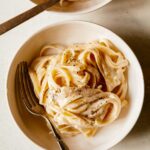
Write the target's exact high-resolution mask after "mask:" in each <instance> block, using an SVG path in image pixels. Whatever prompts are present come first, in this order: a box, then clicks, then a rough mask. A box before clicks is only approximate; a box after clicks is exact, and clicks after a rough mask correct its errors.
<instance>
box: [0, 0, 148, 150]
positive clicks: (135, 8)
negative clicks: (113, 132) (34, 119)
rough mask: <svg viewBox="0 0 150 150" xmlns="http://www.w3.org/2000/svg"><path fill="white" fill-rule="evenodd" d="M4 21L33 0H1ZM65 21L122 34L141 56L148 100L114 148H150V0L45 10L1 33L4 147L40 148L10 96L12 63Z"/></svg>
mask: <svg viewBox="0 0 150 150" xmlns="http://www.w3.org/2000/svg"><path fill="white" fill-rule="evenodd" d="M0 2H1V3H0V23H2V22H3V21H5V20H7V19H9V18H11V17H13V16H15V15H17V14H18V13H20V12H22V11H24V10H27V9H28V8H30V7H32V6H33V5H34V4H32V3H31V2H30V1H29V0H0ZM64 20H85V21H89V22H94V23H97V24H100V25H102V26H105V27H107V28H108V29H110V30H112V31H113V32H115V33H117V34H118V35H119V36H121V37H122V38H123V39H124V40H125V41H126V42H127V43H128V44H129V46H130V47H131V48H132V49H133V51H134V53H135V54H136V56H137V57H138V59H139V61H140V63H141V65H142V68H143V72H144V78H145V102H144V107H143V110H142V113H141V115H140V118H139V120H138V122H137V123H136V125H135V127H134V128H133V130H132V131H131V132H130V134H129V135H128V136H127V137H126V138H125V139H124V140H123V141H121V142H120V143H119V144H118V145H116V146H115V147H113V148H112V149H111V150H150V58H149V57H150V0H113V1H112V2H111V3H109V4H108V5H106V6H105V7H103V8H101V9H99V10H97V11H95V12H92V13H89V14H84V15H77V16H64V15H61V16H60V15H58V14H52V13H50V12H44V13H42V14H40V15H38V16H36V17H34V18H33V19H32V20H30V21H27V22H26V23H24V24H22V25H21V26H19V27H17V28H15V29H13V30H12V31H10V32H8V33H6V34H5V35H3V36H0V150H20V149H21V150H30V149H32V150H40V148H39V147H37V146H36V145H35V144H33V143H32V142H31V141H30V140H29V139H28V138H26V136H25V135H24V134H23V133H22V131H21V130H20V129H19V128H18V127H17V125H16V123H15V121H14V119H13V118H12V115H11V113H10V110H9V107H8V103H7V97H6V80H7V72H8V69H9V65H10V62H11V60H12V58H13V57H14V55H15V53H16V52H17V50H18V49H19V47H20V46H21V45H22V44H23V43H24V42H25V41H26V39H28V37H30V36H31V35H32V34H33V33H35V32H36V31H38V30H39V29H41V28H42V27H45V26H47V25H49V24H52V23H55V22H60V21H64Z"/></svg>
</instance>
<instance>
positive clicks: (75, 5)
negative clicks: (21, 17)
mask: <svg viewBox="0 0 150 150" xmlns="http://www.w3.org/2000/svg"><path fill="white" fill-rule="evenodd" d="M31 1H32V2H34V3H36V4H39V3H42V2H44V1H46V0H31ZM70 1H71V0H70ZM110 1H112V0H76V1H75V2H69V3H66V2H65V0H64V4H63V6H60V4H59V3H57V4H56V5H54V6H53V7H51V8H49V9H48V10H50V11H51V12H54V13H61V14H68V15H71V14H83V13H88V12H91V11H94V10H96V9H98V8H101V7H103V6H104V5H106V4H108V3H109V2H110Z"/></svg>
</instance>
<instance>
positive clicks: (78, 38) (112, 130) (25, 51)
mask: <svg viewBox="0 0 150 150" xmlns="http://www.w3.org/2000/svg"><path fill="white" fill-rule="evenodd" d="M99 38H107V39H109V40H110V41H112V42H113V43H114V44H115V45H116V46H117V47H118V48H119V49H120V50H121V51H122V52H123V54H124V55H125V57H126V58H127V59H128V60H129V63H130V65H129V69H128V84H129V85H128V100H129V105H128V106H127V108H125V109H123V111H122V112H121V114H120V117H119V118H118V119H117V120H116V121H114V122H113V123H112V124H110V125H108V126H106V127H103V128H102V129H100V131H99V132H98V134H96V136H94V137H93V138H89V139H86V138H85V137H84V136H83V135H78V136H75V137H71V138H65V141H66V143H67V144H68V146H69V147H70V149H71V150H100V149H101V150H105V149H108V148H110V147H112V146H114V145H115V144H117V143H118V142H120V141H121V140H122V139H123V138H124V137H125V136H126V135H127V134H128V133H129V132H130V131H131V129H132V128H133V126H134V125H135V123H136V121H137V119H138V117H139V114H140V112H141V108H142V105H143V97H144V81H143V74H142V70H141V67H140V64H139V62H138V60H137V58H136V57H135V55H134V53H133V52H132V50H131V49H130V48H129V46H128V45H127V44H126V43H125V42H124V41H123V40H122V39H121V38H120V37H118V36H117V35H116V34H114V33H113V32H111V31H110V30H108V29H106V28H104V27H102V26H99V25H96V24H92V23H88V22H82V21H68V22H63V23H59V24H55V25H50V26H48V27H46V28H44V29H42V30H41V31H39V32H38V33H36V34H34V35H33V36H32V37H31V38H30V39H28V40H27V42H25V44H24V45H23V46H22V47H21V48H20V50H19V51H18V52H17V54H16V56H15V58H14V59H13V62H12V64H11V66H10V70H9V73H8V81H7V93H8V102H9V106H10V110H11V112H12V115H13V117H14V119H15V121H16V122H17V124H18V126H19V128H21V130H22V131H23V133H24V134H25V135H26V136H27V137H28V138H29V139H31V140H32V141H34V143H36V144H38V145H39V146H41V147H43V148H46V149H52V150H57V148H58V147H57V144H56V142H55V139H54V138H53V136H52V135H50V134H49V130H48V128H47V126H46V124H45V122H44V120H43V119H41V118H39V117H35V116H33V115H31V114H29V113H28V112H27V111H26V109H25V108H24V106H23V104H22V103H20V102H21V101H20V102H17V101H16V99H15V94H14V93H15V92H14V77H15V70H16V66H17V64H18V63H19V62H20V61H27V62H30V61H31V60H32V59H34V58H35V57H36V56H37V55H38V54H39V51H40V49H41V47H42V46H44V45H45V44H48V43H62V44H72V43H83V42H89V41H92V40H96V39H99Z"/></svg>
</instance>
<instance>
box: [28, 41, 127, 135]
mask: <svg viewBox="0 0 150 150" xmlns="http://www.w3.org/2000/svg"><path fill="white" fill-rule="evenodd" d="M127 67H128V60H127V59H126V58H125V57H124V55H123V54H122V53H121V52H120V51H119V50H118V49H117V48H116V47H115V46H114V45H113V44H112V43H111V42H110V41H108V40H98V41H93V42H91V43H86V44H74V45H71V46H68V47H65V46H62V45H57V44H51V45H46V46H45V47H43V48H42V50H41V52H40V56H39V57H38V58H36V59H35V60H34V61H33V62H32V64H31V66H30V67H29V74H30V77H31V80H32V83H33V86H34V91H35V94H36V96H37V97H38V99H39V103H40V104H41V105H43V106H44V107H45V109H46V112H47V114H48V115H49V118H50V119H51V120H52V121H53V123H54V124H55V126H56V128H57V129H58V130H59V131H60V132H61V133H62V134H65V135H76V134H79V133H83V134H84V135H85V136H94V135H95V133H96V132H97V130H98V129H99V128H100V127H103V126H106V125H108V124H110V123H112V122H113V121H114V120H116V119H117V118H118V116H119V114H120V112H121V109H122V107H123V106H124V104H125V103H126V102H127V101H126V93H127V78H126V75H125V74H126V70H127Z"/></svg>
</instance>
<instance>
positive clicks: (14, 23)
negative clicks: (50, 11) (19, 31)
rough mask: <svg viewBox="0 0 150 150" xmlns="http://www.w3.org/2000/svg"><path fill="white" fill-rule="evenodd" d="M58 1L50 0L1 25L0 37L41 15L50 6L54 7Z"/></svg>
mask: <svg viewBox="0 0 150 150" xmlns="http://www.w3.org/2000/svg"><path fill="white" fill-rule="evenodd" d="M56 2H58V0H49V1H47V2H44V3H42V4H39V5H37V6H35V7H33V8H31V9H29V10H27V11H26V12H24V13H22V14H20V15H18V16H16V17H14V18H12V19H10V20H8V21H6V22H4V23H2V24H0V35H2V34H3V33H5V32H7V31H9V30H10V29H12V28H14V27H16V26H18V25H19V24H21V23H23V22H25V21H26V20H28V19H30V18H32V17H34V16H36V15H37V14H39V13H41V12H42V11H44V10H46V9H47V8H49V7H50V6H52V5H54V4H55V3H56Z"/></svg>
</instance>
